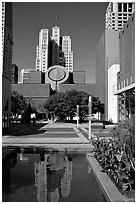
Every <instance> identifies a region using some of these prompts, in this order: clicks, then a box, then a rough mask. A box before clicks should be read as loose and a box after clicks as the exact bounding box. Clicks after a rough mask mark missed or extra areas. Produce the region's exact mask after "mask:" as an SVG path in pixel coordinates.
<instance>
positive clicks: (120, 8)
mask: <svg viewBox="0 0 137 204" xmlns="http://www.w3.org/2000/svg"><path fill="white" fill-rule="evenodd" d="M134 11H135V3H134V2H110V3H109V5H108V7H107V10H106V29H114V30H119V29H122V28H123V26H124V25H125V23H126V22H127V21H128V19H129V18H130V16H131V15H132V13H133V12H134Z"/></svg>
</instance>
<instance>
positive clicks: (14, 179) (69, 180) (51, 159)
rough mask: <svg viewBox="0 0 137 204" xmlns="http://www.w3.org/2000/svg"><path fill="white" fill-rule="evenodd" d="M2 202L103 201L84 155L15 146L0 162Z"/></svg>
mask: <svg viewBox="0 0 137 204" xmlns="http://www.w3.org/2000/svg"><path fill="white" fill-rule="evenodd" d="M2 189H3V193H2V201H3V202H46V201H47V202H103V201H105V198H104V196H103V195H102V192H101V190H100V187H99V185H98V183H97V181H96V179H95V177H94V175H93V173H92V171H91V170H90V167H89V164H88V161H87V158H86V154H83V153H68V152H48V151H39V152H38V151H37V152H36V151H27V150H25V149H23V150H22V149H18V150H17V151H16V152H15V153H14V154H13V155H12V156H11V157H8V158H7V159H5V160H4V161H3V165H2Z"/></svg>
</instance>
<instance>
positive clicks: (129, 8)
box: [128, 3, 132, 12]
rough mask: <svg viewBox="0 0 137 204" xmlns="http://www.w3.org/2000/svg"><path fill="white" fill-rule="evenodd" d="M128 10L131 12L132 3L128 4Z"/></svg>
mask: <svg viewBox="0 0 137 204" xmlns="http://www.w3.org/2000/svg"><path fill="white" fill-rule="evenodd" d="M128 12H132V3H129V4H128Z"/></svg>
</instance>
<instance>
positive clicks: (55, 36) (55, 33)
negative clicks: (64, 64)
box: [52, 26, 60, 46]
mask: <svg viewBox="0 0 137 204" xmlns="http://www.w3.org/2000/svg"><path fill="white" fill-rule="evenodd" d="M52 39H53V40H54V41H55V42H56V43H57V45H58V46H59V45H60V27H58V26H55V27H53V28H52Z"/></svg>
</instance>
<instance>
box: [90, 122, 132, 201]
mask: <svg viewBox="0 0 137 204" xmlns="http://www.w3.org/2000/svg"><path fill="white" fill-rule="evenodd" d="M110 136H111V138H108V139H98V140H96V141H93V145H94V156H95V158H96V159H97V161H98V162H99V163H100V165H101V166H102V168H103V171H104V172H105V173H107V174H108V175H109V177H110V178H111V179H112V181H113V182H114V183H115V185H116V186H117V188H118V189H119V190H120V192H121V193H122V194H124V195H125V196H126V197H128V198H132V199H133V200H134V191H135V121H134V120H130V121H126V122H122V123H119V124H118V125H117V127H116V128H115V129H113V130H112V132H111V133H110Z"/></svg>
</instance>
